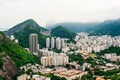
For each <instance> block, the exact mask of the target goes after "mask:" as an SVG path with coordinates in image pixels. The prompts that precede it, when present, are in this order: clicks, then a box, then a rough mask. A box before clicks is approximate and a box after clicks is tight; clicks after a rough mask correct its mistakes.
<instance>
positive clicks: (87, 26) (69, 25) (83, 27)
mask: <svg viewBox="0 0 120 80" xmlns="http://www.w3.org/2000/svg"><path fill="white" fill-rule="evenodd" d="M98 24H99V22H91V23H82V22H80V23H79V22H62V23H57V24H54V25H52V26H46V28H47V29H50V30H51V29H53V28H55V27H56V26H63V27H64V28H66V29H68V30H69V31H72V32H75V33H77V32H89V31H91V29H92V28H94V27H95V26H96V25H98ZM73 28H74V29H73Z"/></svg>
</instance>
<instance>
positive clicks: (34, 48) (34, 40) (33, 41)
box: [29, 34, 38, 53]
mask: <svg viewBox="0 0 120 80" xmlns="http://www.w3.org/2000/svg"><path fill="white" fill-rule="evenodd" d="M29 49H30V51H31V52H33V53H37V52H38V35H37V34H30V36H29Z"/></svg>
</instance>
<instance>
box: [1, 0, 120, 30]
mask: <svg viewBox="0 0 120 80" xmlns="http://www.w3.org/2000/svg"><path fill="white" fill-rule="evenodd" d="M119 3H120V0H0V10H1V12H0V18H1V20H0V30H1V29H2V30H3V29H8V28H11V27H13V26H14V25H16V24H18V23H20V22H22V21H24V20H27V19H34V20H35V21H36V22H37V23H38V24H39V25H41V26H43V27H44V26H45V25H46V24H47V23H51V24H53V23H59V22H101V21H104V20H109V19H118V18H119V17H120V5H119Z"/></svg>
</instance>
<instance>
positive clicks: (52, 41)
mask: <svg viewBox="0 0 120 80" xmlns="http://www.w3.org/2000/svg"><path fill="white" fill-rule="evenodd" d="M51 48H55V39H54V38H53V37H52V38H51Z"/></svg>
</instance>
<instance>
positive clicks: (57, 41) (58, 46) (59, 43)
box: [56, 38, 61, 49]
mask: <svg viewBox="0 0 120 80" xmlns="http://www.w3.org/2000/svg"><path fill="white" fill-rule="evenodd" d="M56 48H57V49H61V39H60V38H56Z"/></svg>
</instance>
